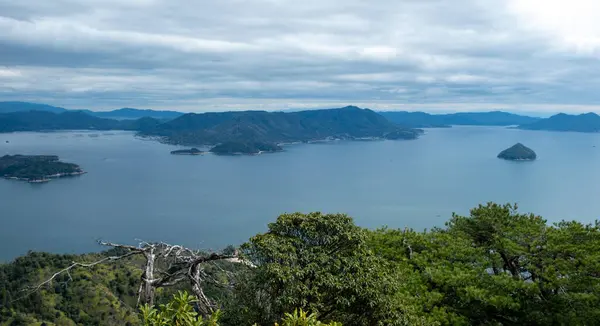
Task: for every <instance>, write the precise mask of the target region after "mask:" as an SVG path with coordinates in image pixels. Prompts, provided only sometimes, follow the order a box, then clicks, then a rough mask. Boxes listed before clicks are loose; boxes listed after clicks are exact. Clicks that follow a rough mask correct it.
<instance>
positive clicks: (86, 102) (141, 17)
mask: <svg viewBox="0 0 600 326" xmlns="http://www.w3.org/2000/svg"><path fill="white" fill-rule="evenodd" d="M597 12H600V3H596V1H584V0H571V1H569V2H568V3H567V2H562V1H561V2H559V1H537V0H506V1H505V0H456V1H446V0H419V1H417V0H403V1H394V0H373V1H368V2H367V1H362V0H304V1H293V0H243V1H242V0H219V1H200V2H190V1H185V0H132V1H117V0H90V1H79V0H55V1H52V2H46V1H40V0H20V1H14V0H0V30H2V33H0V49H1V50H0V79H1V80H2V83H1V84H0V100H28V101H37V102H47V103H50V104H56V105H61V106H65V107H93V108H100V109H109V108H114V107H122V106H134V107H135V106H140V107H157V108H171V109H178V108H180V109H182V110H200V111H201V110H216V109H232V108H269V109H278V108H286V107H328V106H337V105H347V104H355V105H363V106H368V107H384V108H393V107H394V106H396V107H397V108H407V107H414V108H419V107H425V108H432V109H435V108H438V109H439V108H443V107H444V106H445V107H448V108H453V109H454V110H460V109H461V108H463V109H466V108H469V109H471V108H473V107H480V106H483V105H484V104H485V105H499V106H500V107H513V108H519V107H525V106H532V107H535V108H536V109H537V110H545V108H549V107H554V108H556V107H558V106H560V105H563V106H562V107H563V108H564V109H565V110H569V109H572V110H575V108H581V107H583V106H586V105H589V106H590V108H595V107H594V106H593V105H595V104H596V103H600V93H598V92H597V91H596V90H597V89H598V88H599V87H600V77H598V74H597V73H596V72H597V71H598V69H599V68H600V62H598V61H597V59H596V55H597V54H598V53H600V52H598V50H599V49H600V38H599V37H600V23H598V21H597V20H596V19H595V13H597ZM486 103H487V104H486Z"/></svg>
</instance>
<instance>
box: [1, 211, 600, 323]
mask: <svg viewBox="0 0 600 326" xmlns="http://www.w3.org/2000/svg"><path fill="white" fill-rule="evenodd" d="M109 246H113V247H115V248H117V249H112V250H110V251H108V252H105V253H100V254H88V255H82V256H72V255H53V254H46V253H29V254H28V255H26V256H24V257H21V258H18V259H16V260H15V261H13V262H11V263H8V264H5V265H1V266H0V305H1V308H0V311H1V312H0V320H1V322H0V325H41V324H42V323H45V325H78V324H79V325H142V324H145V325H159V324H160V323H159V322H158V321H159V320H163V319H164V320H170V321H171V322H168V323H166V324H161V325H175V324H176V323H175V322H172V321H174V320H177V323H178V324H177V325H217V324H219V325H252V324H254V323H256V324H258V325H273V324H274V323H275V322H281V320H282V319H287V321H283V322H281V323H282V324H283V325H300V324H299V323H292V321H291V320H293V319H294V318H295V319H302V318H304V319H308V317H309V316H304V317H303V316H301V315H302V314H303V312H298V311H297V313H296V315H294V314H293V313H292V312H294V311H296V309H302V311H304V312H310V313H314V314H315V315H314V316H312V317H310V318H312V319H315V316H316V317H317V318H318V319H320V320H321V322H326V323H330V322H339V323H342V324H343V325H597V324H600V310H599V309H598V307H599V306H600V228H599V225H598V224H597V223H596V224H592V225H585V224H582V223H579V222H567V221H565V222H561V223H557V224H554V225H549V224H548V223H547V222H546V221H545V220H544V219H543V218H542V217H539V216H536V215H534V214H523V213H520V212H518V211H517V208H516V207H515V206H512V205H498V204H493V203H490V204H487V205H483V206H479V207H476V208H474V209H473V210H471V213H470V215H469V216H456V215H455V216H452V217H451V218H450V220H449V221H448V222H447V224H446V226H445V227H443V228H433V229H431V230H428V231H416V230H402V229H389V228H382V229H378V230H367V229H363V228H361V227H358V226H356V225H355V224H354V223H353V220H352V218H350V217H348V216H346V215H342V214H331V215H324V214H320V213H311V214H300V213H294V214H284V215H281V216H279V217H278V218H277V220H276V221H275V222H273V223H271V224H269V230H268V232H266V233H262V234H258V235H256V236H254V237H252V238H251V239H250V240H249V241H248V242H247V243H245V244H243V245H242V246H241V247H239V248H228V249H227V250H225V251H223V252H222V253H212V254H208V253H202V252H196V251H189V252H188V251H187V250H188V249H186V248H182V247H179V246H176V245H167V244H161V243H158V244H150V243H142V244H140V245H138V246H132V247H129V246H120V245H113V244H109ZM150 252H152V253H153V255H154V256H153V257H155V258H152V259H155V260H153V262H155V265H156V266H155V267H153V268H154V270H149V269H148V268H147V267H148V263H147V262H148V258H147V257H148V256H146V253H150ZM109 257H112V258H109ZM144 257H146V258H144ZM190 257H192V258H193V262H191V263H190V260H189V259H188V258H190ZM102 259H104V260H102ZM73 262H79V263H87V264H90V265H84V264H82V265H77V266H75V265H73ZM93 262H96V263H95V264H94V263H93ZM92 265H93V266H92ZM69 266H71V269H68V270H63V272H62V273H60V274H57V276H56V277H55V278H54V279H53V280H52V281H51V282H47V283H43V282H44V281H47V280H49V279H51V278H52V276H53V274H54V273H57V272H59V271H61V269H64V268H67V267H69ZM182 267H183V268H182ZM142 270H144V272H142ZM67 271H68V272H67ZM149 271H150V272H149ZM182 271H183V272H182ZM190 275H199V277H198V278H195V277H191V278H190ZM180 279H181V280H183V281H181V282H175V281H176V280H180ZM191 279H196V280H200V282H198V283H194V282H191V283H190V282H188V280H191ZM170 283H173V284H176V285H174V286H170ZM149 284H151V286H150V287H147V286H148V285H149ZM147 290H149V291H147ZM177 290H185V291H187V292H188V293H189V294H190V295H193V296H194V297H195V298H197V299H198V301H196V302H191V301H189V300H188V299H189V298H188V299H186V296H187V295H186V294H185V293H183V292H182V293H179V294H177V295H175V299H174V300H173V301H172V302H171V303H170V305H169V306H163V307H162V308H158V310H153V309H150V308H149V307H147V308H143V309H141V310H143V311H144V313H143V314H142V313H140V307H142V304H143V303H148V302H149V303H150V304H152V305H157V304H160V303H165V302H167V301H168V300H169V299H170V298H171V297H172V295H173V294H175V293H176V291H177ZM148 293H149V294H151V296H146V294H148ZM199 296H200V297H199ZM202 296H204V297H205V298H202ZM140 298H141V299H142V300H141V302H140V301H138V300H140ZM138 302H139V303H140V305H138ZM136 306H137V307H136ZM286 313H292V314H288V315H286ZM177 314H179V315H178V316H179V317H175V316H176V315H177ZM183 315H185V316H187V317H185V318H183V317H181V316H183ZM196 315H199V316H203V317H205V318H206V319H205V321H203V322H201V321H200V319H197V318H196ZM161 318H162V319H161ZM211 318H212V319H211ZM184 319H188V321H189V322H190V323H188V322H183V320H184ZM194 320H195V321H194ZM192 322H194V323H192ZM302 325H318V323H317V322H316V321H314V322H311V323H305V324H302Z"/></svg>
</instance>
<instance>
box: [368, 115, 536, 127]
mask: <svg viewBox="0 0 600 326" xmlns="http://www.w3.org/2000/svg"><path fill="white" fill-rule="evenodd" d="M379 113H380V114H381V115H382V116H384V117H386V118H387V119H388V120H390V121H392V122H395V123H397V124H400V125H402V126H406V127H411V128H442V127H449V126H452V125H459V126H460V125H462V126H510V125H523V124H529V123H533V122H535V121H538V120H540V118H534V117H529V116H523V115H518V114H513V113H508V112H502V111H492V112H460V113H449V114H429V113H425V112H407V111H389V112H379Z"/></svg>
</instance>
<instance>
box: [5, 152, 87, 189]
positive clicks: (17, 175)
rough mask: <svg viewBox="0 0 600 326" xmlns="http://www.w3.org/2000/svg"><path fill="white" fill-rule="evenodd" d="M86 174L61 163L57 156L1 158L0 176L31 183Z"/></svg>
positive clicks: (71, 164) (72, 166) (12, 156)
mask: <svg viewBox="0 0 600 326" xmlns="http://www.w3.org/2000/svg"><path fill="white" fill-rule="evenodd" d="M84 173H85V172H84V171H83V170H82V169H81V168H80V167H79V166H78V165H77V164H73V163H65V162H61V161H59V158H58V156H56V155H4V156H2V157H0V176H2V177H4V178H7V179H14V180H22V181H27V182H30V183H43V182H48V181H50V180H51V179H53V178H61V177H67V176H76V175H81V174H84Z"/></svg>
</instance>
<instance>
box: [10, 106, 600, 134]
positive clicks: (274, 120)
mask: <svg viewBox="0 0 600 326" xmlns="http://www.w3.org/2000/svg"><path fill="white" fill-rule="evenodd" d="M452 125H473V126H512V125H517V126H518V128H519V129H526V130H549V131H576V132H600V116H598V115H597V114H595V113H585V114H579V115H569V114H565V113H560V114H556V115H553V116H551V117H549V118H537V117H530V116H524V115H518V114H512V113H507V112H501V111H493V112H465V113H450V114H429V113H425V112H406V111H388V112H374V111H372V110H368V109H360V108H357V107H355V106H348V107H345V108H342V109H318V110H305V111H294V112H266V111H239V112H211V113H201V114H196V113H187V114H184V113H182V112H177V111H156V110H140V109H132V108H123V109H118V110H113V111H106V112H95V111H90V110H67V109H64V108H60V107H55V106H51V105H46V104H37V103H28V102H0V132H11V131H39V130H68V129H96V130H109V129H124V130H135V131H138V132H140V134H143V135H152V136H160V137H163V139H165V140H166V141H168V142H172V143H179V144H205V143H206V144H216V143H219V142H225V141H240V140H247V141H273V142H288V141H310V140H315V139H323V138H328V137H329V138H342V139H353V138H382V137H384V138H388V139H392V138H397V139H412V138H415V137H416V136H417V135H418V133H419V132H418V131H416V130H415V129H417V128H430V127H450V126H452Z"/></svg>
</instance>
